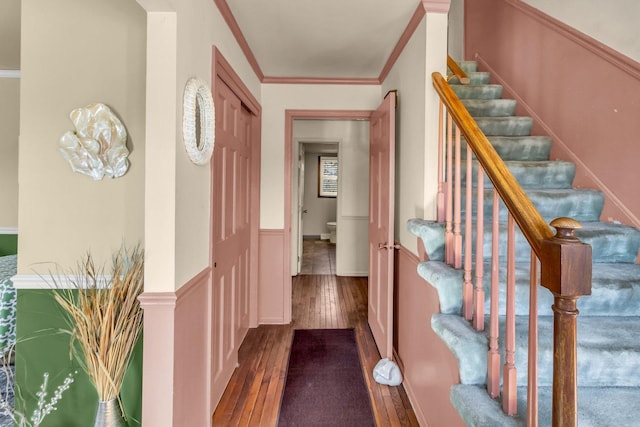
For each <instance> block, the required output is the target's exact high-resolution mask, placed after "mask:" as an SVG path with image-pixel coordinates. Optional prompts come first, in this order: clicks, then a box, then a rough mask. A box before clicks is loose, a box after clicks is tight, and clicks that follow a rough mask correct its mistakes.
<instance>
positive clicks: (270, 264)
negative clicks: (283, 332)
mask: <svg viewBox="0 0 640 427" xmlns="http://www.w3.org/2000/svg"><path fill="white" fill-rule="evenodd" d="M287 238H288V237H287ZM289 240H290V239H289ZM286 242H287V239H285V232H284V230H265V229H261V230H260V237H259V249H258V253H259V254H258V257H259V260H260V261H259V267H258V283H259V285H258V286H259V287H258V322H259V323H260V324H282V323H289V322H290V321H291V275H290V274H289V268H288V267H289V264H288V263H289V258H288V257H287V256H285V255H286V254H288V252H287V250H286ZM287 284H288V286H287ZM287 293H288V295H287ZM287 304H288V305H287Z"/></svg>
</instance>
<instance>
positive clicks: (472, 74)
mask: <svg viewBox="0 0 640 427" xmlns="http://www.w3.org/2000/svg"><path fill="white" fill-rule="evenodd" d="M465 73H466V74H467V77H469V80H470V82H469V84H472V85H483V84H489V79H490V77H491V75H490V74H489V73H487V72H486V71H465ZM449 84H452V85H458V84H460V81H459V80H458V78H457V77H456V76H452V77H451V79H450V80H449Z"/></svg>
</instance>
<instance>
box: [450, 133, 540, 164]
mask: <svg viewBox="0 0 640 427" xmlns="http://www.w3.org/2000/svg"><path fill="white" fill-rule="evenodd" d="M487 139H488V140H489V142H490V143H491V145H492V146H493V148H494V149H495V150H496V152H497V153H498V155H499V156H500V157H501V158H502V160H521V161H538V160H549V153H550V152H551V145H552V141H551V138H549V137H548V136H495V135H494V136H489V137H487ZM461 142H462V145H461V151H460V153H461V157H462V158H463V159H466V158H467V148H466V141H465V140H464V138H462V141H461ZM474 157H475V156H474Z"/></svg>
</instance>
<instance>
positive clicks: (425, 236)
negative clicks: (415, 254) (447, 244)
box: [407, 218, 444, 261]
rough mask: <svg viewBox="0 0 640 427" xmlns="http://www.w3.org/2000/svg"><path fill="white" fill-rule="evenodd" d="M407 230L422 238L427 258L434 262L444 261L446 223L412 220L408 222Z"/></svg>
mask: <svg viewBox="0 0 640 427" xmlns="http://www.w3.org/2000/svg"><path fill="white" fill-rule="evenodd" d="M407 230H408V231H409V232H410V233H411V234H413V235H414V236H416V237H419V238H420V241H419V242H418V244H421V245H423V248H424V250H425V252H426V253H427V256H428V257H429V259H430V260H432V261H443V260H444V223H442V222H436V221H429V220H425V219H420V218H412V219H409V220H408V221H407Z"/></svg>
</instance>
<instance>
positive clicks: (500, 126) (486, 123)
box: [475, 116, 533, 136]
mask: <svg viewBox="0 0 640 427" xmlns="http://www.w3.org/2000/svg"><path fill="white" fill-rule="evenodd" d="M475 120H476V123H477V124H478V126H479V127H480V129H481V130H482V132H483V133H484V134H485V135H486V136H528V135H531V128H532V126H533V119H532V118H531V117H527V116H510V117H475Z"/></svg>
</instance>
